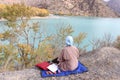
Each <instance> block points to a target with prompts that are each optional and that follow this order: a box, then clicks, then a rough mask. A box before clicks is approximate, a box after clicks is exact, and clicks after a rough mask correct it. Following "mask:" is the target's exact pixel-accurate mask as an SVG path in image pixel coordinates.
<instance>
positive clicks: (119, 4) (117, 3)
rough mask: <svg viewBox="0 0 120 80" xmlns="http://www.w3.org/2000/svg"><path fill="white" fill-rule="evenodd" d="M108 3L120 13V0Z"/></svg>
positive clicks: (111, 0)
mask: <svg viewBox="0 0 120 80" xmlns="http://www.w3.org/2000/svg"><path fill="white" fill-rule="evenodd" d="M107 4H108V6H109V7H110V8H112V9H113V10H114V11H115V12H118V13H120V0H110V1H109V2H108V3H107Z"/></svg>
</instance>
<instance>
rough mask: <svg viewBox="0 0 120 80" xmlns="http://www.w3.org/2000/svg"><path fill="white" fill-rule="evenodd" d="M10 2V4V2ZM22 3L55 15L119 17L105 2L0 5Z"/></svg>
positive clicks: (69, 0) (48, 0)
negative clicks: (45, 9)
mask: <svg viewBox="0 0 120 80" xmlns="http://www.w3.org/2000/svg"><path fill="white" fill-rule="evenodd" d="M8 1H9V2H8ZM16 2H18V3H20V2H24V3H25V4H26V5H31V6H36V7H41V8H47V9H48V10H49V11H50V12H51V13H54V14H67V15H80V16H97V17H118V14H116V13H114V11H112V10H111V9H110V8H109V7H108V6H107V5H106V3H105V2H104V1H103V0H35V1H33V0H4V1H1V2H0V3H16Z"/></svg>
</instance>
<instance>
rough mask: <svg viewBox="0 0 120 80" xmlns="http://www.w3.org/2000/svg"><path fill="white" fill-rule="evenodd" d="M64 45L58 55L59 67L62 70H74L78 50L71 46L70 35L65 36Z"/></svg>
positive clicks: (76, 64)
mask: <svg viewBox="0 0 120 80" xmlns="http://www.w3.org/2000/svg"><path fill="white" fill-rule="evenodd" d="M66 45H67V46H66V47H65V48H64V49H63V50H62V52H61V54H60V56H59V57H58V61H59V68H60V69H61V70H63V71H67V70H74V69H76V68H77V66H78V57H79V50H78V49H77V48H76V47H75V46H73V39H72V37H71V36H68V37H67V38H66Z"/></svg>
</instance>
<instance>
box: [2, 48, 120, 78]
mask: <svg viewBox="0 0 120 80" xmlns="http://www.w3.org/2000/svg"><path fill="white" fill-rule="evenodd" d="M80 61H81V62H82V63H84V65H86V66H87V67H88V69H89V71H88V72H85V73H83V74H76V75H69V76H64V77H49V78H41V76H40V70H39V69H37V68H32V69H25V70H22V71H15V72H4V73H0V80H120V50H117V49H115V48H112V47H104V48H102V49H99V50H95V51H92V52H89V53H85V54H83V55H81V57H80Z"/></svg>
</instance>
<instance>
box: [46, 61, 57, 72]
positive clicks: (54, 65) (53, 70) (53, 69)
mask: <svg viewBox="0 0 120 80" xmlns="http://www.w3.org/2000/svg"><path fill="white" fill-rule="evenodd" d="M47 68H48V69H49V70H50V71H52V72H56V71H57V70H58V66H57V65H56V64H54V63H53V64H51V65H49V66H48V67H47Z"/></svg>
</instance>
